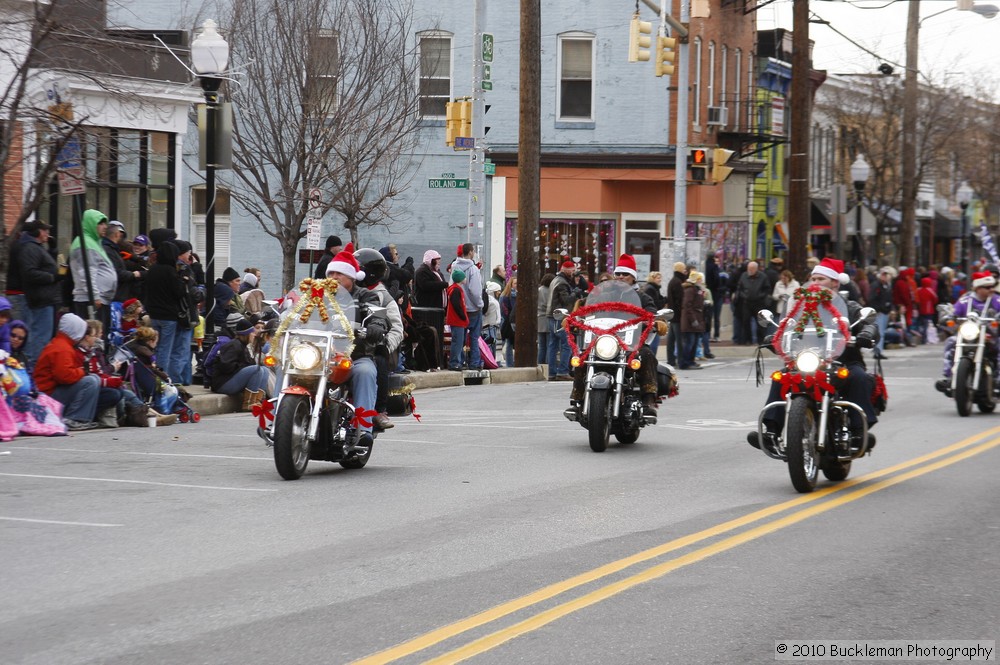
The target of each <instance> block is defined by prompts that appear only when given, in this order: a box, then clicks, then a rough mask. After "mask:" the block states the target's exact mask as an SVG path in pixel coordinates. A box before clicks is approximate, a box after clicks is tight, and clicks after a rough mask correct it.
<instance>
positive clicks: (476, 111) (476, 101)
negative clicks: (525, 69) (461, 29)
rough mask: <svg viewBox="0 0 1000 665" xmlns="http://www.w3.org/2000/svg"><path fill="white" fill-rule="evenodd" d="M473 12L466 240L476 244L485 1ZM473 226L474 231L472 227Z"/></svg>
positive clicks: (482, 187)
mask: <svg viewBox="0 0 1000 665" xmlns="http://www.w3.org/2000/svg"><path fill="white" fill-rule="evenodd" d="M475 1H476V4H475V8H474V10H473V15H472V24H473V28H472V29H473V36H472V138H473V140H474V141H475V146H474V147H473V148H472V150H471V151H470V153H469V232H470V236H471V237H474V238H475V240H468V242H474V243H475V244H477V245H482V244H483V242H484V238H485V236H484V232H485V228H484V227H485V220H486V196H485V194H486V173H485V172H484V171H483V163H484V161H485V160H484V157H485V155H486V145H485V144H486V138H485V136H484V134H485V128H486V122H485V120H484V119H483V114H484V112H485V111H486V102H485V99H484V97H483V64H484V63H483V55H484V53H483V51H484V47H485V40H484V39H483V33H484V30H483V28H484V25H485V23H486V0H475ZM492 43H493V42H492V40H491V41H490V54H489V58H490V60H492V59H493V53H492ZM473 229H474V230H473Z"/></svg>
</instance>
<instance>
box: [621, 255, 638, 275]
mask: <svg viewBox="0 0 1000 665" xmlns="http://www.w3.org/2000/svg"><path fill="white" fill-rule="evenodd" d="M619 273H621V274H625V275H632V276H633V277H635V278H636V279H639V273H638V272H637V271H636V269H635V259H634V258H632V255H631V254H622V255H621V256H619V257H618V264H617V265H615V274H616V275H617V274H619Z"/></svg>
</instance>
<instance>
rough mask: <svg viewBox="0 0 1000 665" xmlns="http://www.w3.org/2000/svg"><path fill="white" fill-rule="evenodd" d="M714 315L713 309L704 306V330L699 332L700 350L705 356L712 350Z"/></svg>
mask: <svg viewBox="0 0 1000 665" xmlns="http://www.w3.org/2000/svg"><path fill="white" fill-rule="evenodd" d="M714 315H715V309H714V307H713V308H708V307H706V308H705V332H703V333H701V350H702V353H704V354H705V355H706V356H708V354H710V353H711V352H712V346H711V342H712V333H711V330H712V317H713V316H714Z"/></svg>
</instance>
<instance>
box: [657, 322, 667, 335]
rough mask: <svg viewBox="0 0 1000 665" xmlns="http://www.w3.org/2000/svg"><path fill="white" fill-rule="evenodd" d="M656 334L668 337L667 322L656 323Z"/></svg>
mask: <svg viewBox="0 0 1000 665" xmlns="http://www.w3.org/2000/svg"><path fill="white" fill-rule="evenodd" d="M656 334H657V335H666V334H667V322H666V321H657V322H656Z"/></svg>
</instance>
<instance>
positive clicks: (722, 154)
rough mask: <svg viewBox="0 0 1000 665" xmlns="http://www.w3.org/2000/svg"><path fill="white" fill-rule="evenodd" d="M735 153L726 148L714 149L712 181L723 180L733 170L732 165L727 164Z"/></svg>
mask: <svg viewBox="0 0 1000 665" xmlns="http://www.w3.org/2000/svg"><path fill="white" fill-rule="evenodd" d="M734 154H735V153H734V152H733V151H732V150H726V149H725V148H715V149H713V150H712V182H716V183H718V182H723V181H724V180H725V179H726V178H728V177H729V174H730V173H732V172H733V167H732V166H726V162H728V161H729V159H730V157H732V156H733V155H734Z"/></svg>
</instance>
